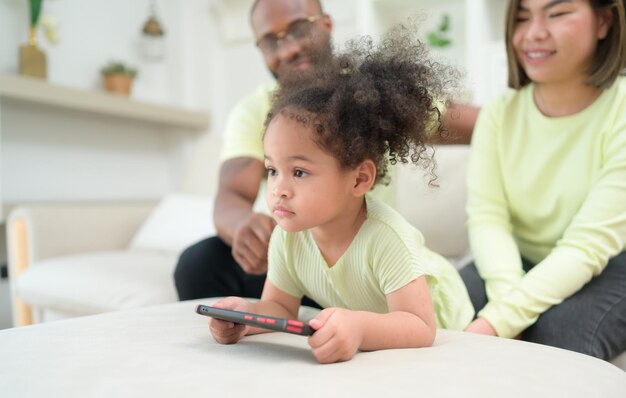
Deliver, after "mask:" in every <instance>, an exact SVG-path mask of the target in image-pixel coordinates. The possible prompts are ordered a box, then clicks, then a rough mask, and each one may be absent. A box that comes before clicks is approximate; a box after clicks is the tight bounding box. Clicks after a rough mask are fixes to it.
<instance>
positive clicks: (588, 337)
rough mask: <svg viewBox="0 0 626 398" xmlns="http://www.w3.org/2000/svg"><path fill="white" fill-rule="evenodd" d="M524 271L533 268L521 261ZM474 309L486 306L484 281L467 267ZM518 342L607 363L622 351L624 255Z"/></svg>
mask: <svg viewBox="0 0 626 398" xmlns="http://www.w3.org/2000/svg"><path fill="white" fill-rule="evenodd" d="M523 266H524V270H525V271H528V270H530V269H531V268H532V267H533V264H531V263H529V262H528V261H523ZM460 272H461V277H462V278H463V281H464V282H465V285H466V286H467V290H468V292H469V294H470V298H471V300H472V304H473V305H474V309H475V310H476V311H477V312H478V311H479V310H480V309H481V308H483V307H484V306H485V304H487V294H486V293H485V284H484V281H483V280H482V279H481V278H480V276H479V275H478V271H477V270H476V266H475V265H474V263H471V264H469V265H467V266H465V267H464V268H462V269H461V271H460ZM522 339H523V340H526V341H532V342H534V343H539V344H545V345H550V346H553V347H559V348H564V349H568V350H572V351H577V352H580V353H583V354H587V355H591V356H594V357H597V358H601V359H605V360H611V359H613V358H614V357H616V356H617V355H619V354H621V353H622V352H623V351H625V350H626V252H622V253H621V254H619V255H617V256H615V257H613V258H612V259H611V260H610V261H609V263H608V265H607V266H606V268H605V269H604V271H603V272H602V273H601V274H600V275H598V276H596V277H595V278H593V279H591V281H589V283H587V284H586V285H585V286H583V288H582V289H580V290H579V291H578V292H576V293H575V294H574V295H572V296H570V297H568V298H567V299H565V300H564V301H563V302H562V303H561V304H559V305H556V306H554V307H551V308H550V309H548V310H547V311H546V312H544V313H543V314H541V315H540V316H539V319H538V320H537V321H536V322H535V323H534V324H533V325H531V326H529V327H528V328H527V329H526V330H524V332H523V333H522Z"/></svg>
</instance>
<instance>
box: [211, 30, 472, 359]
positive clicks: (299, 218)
mask: <svg viewBox="0 0 626 398" xmlns="http://www.w3.org/2000/svg"><path fill="white" fill-rule="evenodd" d="M425 56H426V55H425V49H424V48H423V47H422V44H421V43H419V42H417V41H415V40H413V39H412V38H411V37H410V36H409V35H408V34H406V33H404V34H403V33H401V31H400V30H398V31H396V33H395V34H394V35H393V36H391V37H390V38H388V39H387V40H385V41H384V42H382V44H381V45H380V46H379V47H378V48H373V47H372V45H371V43H369V42H368V41H367V40H363V41H361V42H360V43H359V42H353V45H352V47H351V48H350V49H349V50H348V51H347V52H346V53H345V54H342V55H338V56H335V57H334V58H333V59H332V60H331V62H329V63H328V64H327V65H325V66H324V67H322V68H320V69H319V70H316V71H315V72H314V74H309V75H307V76H304V77H303V76H302V74H300V76H299V77H298V78H295V79H286V80H285V81H283V82H281V83H282V84H281V89H280V92H279V93H278V94H277V96H276V98H275V101H274V104H273V108H272V110H271V112H270V115H269V116H268V123H267V128H266V132H265V136H264V143H263V144H264V151H265V165H266V168H267V173H268V182H267V185H268V186H267V201H268V205H269V208H270V210H271V211H272V213H273V217H274V219H275V220H276V222H277V224H278V227H277V228H276V229H275V230H274V233H273V235H272V238H271V240H270V247H269V260H268V261H269V271H268V278H267V281H266V283H265V286H264V289H263V294H262V296H261V301H259V302H257V303H250V302H247V301H245V300H243V299H241V298H233V297H231V298H228V299H225V300H223V301H221V302H220V303H219V304H218V306H221V307H224V308H230V309H235V310H240V311H248V312H257V313H262V314H266V315H274V316H281V317H287V318H295V317H296V316H297V314H298V308H299V305H300V300H301V298H302V297H303V295H306V296H308V297H310V298H312V299H313V300H315V301H316V302H317V303H319V304H320V305H321V306H322V307H324V308H325V309H324V310H323V311H322V312H321V313H320V314H319V315H318V316H317V317H316V318H315V319H313V320H311V321H310V323H309V324H310V326H311V327H312V328H313V329H316V332H315V333H314V335H313V336H312V337H310V338H309V344H310V346H311V348H312V350H313V354H314V356H315V357H316V359H317V360H318V361H319V362H322V363H329V362H337V361H346V360H349V359H351V358H352V357H353V356H354V355H355V353H356V352H357V350H379V349H385V348H400V347H425V346H430V345H431V344H432V342H433V340H434V338H435V328H436V327H437V326H439V327H442V328H452V329H463V328H464V327H466V326H467V325H468V323H469V322H470V321H471V319H472V317H473V310H472V307H471V302H470V301H469V296H468V295H467V291H466V290H465V287H464V285H463V282H462V280H461V279H460V276H459V275H458V273H457V272H456V270H455V269H454V268H453V266H452V265H451V264H449V263H448V262H447V261H446V260H445V259H444V258H443V257H441V256H439V255H437V254H435V253H433V252H431V251H430V250H428V249H427V248H426V247H425V246H424V238H423V237H422V235H421V234H420V233H419V232H418V231H417V230H415V229H414V228H413V227H412V226H411V225H410V224H409V223H408V222H407V221H405V220H404V219H403V218H402V217H401V216H400V215H399V214H398V213H396V212H395V211H394V210H392V209H391V208H390V207H388V206H387V205H386V204H384V203H383V202H381V201H378V200H376V199H374V198H372V197H370V196H369V195H367V193H368V192H369V191H370V189H371V188H372V187H373V185H374V184H376V183H378V182H380V181H382V180H383V179H384V178H385V175H386V171H387V164H388V163H389V162H392V163H395V162H398V161H399V162H408V161H411V162H412V163H415V164H424V163H427V162H428V161H429V160H430V159H428V158H426V157H425V151H426V147H425V142H426V140H427V139H428V136H427V133H426V132H427V131H430V130H431V129H432V128H433V123H432V121H433V120H437V122H438V124H439V125H440V124H441V123H440V114H439V111H438V110H437V108H436V106H435V102H434V98H437V99H441V98H444V95H445V92H444V90H443V87H444V81H445V80H446V79H450V77H451V72H450V71H449V70H448V69H446V68H444V67H438V66H437V65H436V64H429V62H428V60H427V59H426V58H425ZM439 129H440V127H439ZM210 328H211V332H212V333H213V336H214V337H215V339H216V340H217V341H218V342H220V343H235V342H237V341H238V340H239V339H240V338H242V337H243V336H244V335H246V334H252V333H258V332H260V330H255V329H253V328H250V327H248V326H244V325H234V324H232V323H230V322H225V321H219V320H215V319H212V320H211V321H210Z"/></svg>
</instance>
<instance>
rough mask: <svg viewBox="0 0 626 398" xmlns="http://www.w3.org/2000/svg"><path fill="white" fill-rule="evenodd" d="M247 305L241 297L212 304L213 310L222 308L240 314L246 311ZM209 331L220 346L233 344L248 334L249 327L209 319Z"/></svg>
mask: <svg viewBox="0 0 626 398" xmlns="http://www.w3.org/2000/svg"><path fill="white" fill-rule="evenodd" d="M248 305H249V303H248V302H247V301H246V300H244V299H242V298H241V297H227V298H225V299H223V300H220V301H218V302H216V303H214V304H213V307H215V308H224V309H227V310H235V311H242V312H249V311H248ZM209 329H210V330H211V334H212V335H213V338H214V339H215V341H217V342H218V343H220V344H235V343H236V342H238V341H239V340H241V338H242V337H243V336H245V335H246V333H247V332H248V329H249V326H247V325H241V324H237V323H234V322H230V321H223V320H220V319H215V318H211V319H210V320H209Z"/></svg>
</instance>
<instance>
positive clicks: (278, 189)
mask: <svg viewBox="0 0 626 398" xmlns="http://www.w3.org/2000/svg"><path fill="white" fill-rule="evenodd" d="M272 194H273V195H274V196H275V197H277V198H289V197H291V189H290V188H289V184H287V183H286V181H284V180H283V179H282V178H276V179H275V180H274V186H273V188H272Z"/></svg>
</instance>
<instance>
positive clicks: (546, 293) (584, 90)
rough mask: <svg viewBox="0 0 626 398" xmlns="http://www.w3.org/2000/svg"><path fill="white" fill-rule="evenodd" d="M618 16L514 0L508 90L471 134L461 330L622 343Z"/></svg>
mask: <svg viewBox="0 0 626 398" xmlns="http://www.w3.org/2000/svg"><path fill="white" fill-rule="evenodd" d="M625 18H626V17H625V16H624V1H623V0H569V1H552V0H521V1H519V0H514V1H511V2H510V3H509V9H508V15H507V49H508V51H507V52H508V60H509V85H510V86H511V87H512V88H514V89H515V91H513V92H511V93H508V94H505V95H504V96H503V97H502V98H499V99H498V100H497V101H494V102H493V103H492V104H490V105H488V106H486V107H485V108H484V109H483V110H482V111H481V115H480V118H479V122H478V124H477V126H476V130H475V132H474V138H473V141H472V157H471V161H470V169H469V175H468V185H469V204H468V213H469V222H468V225H469V233H470V243H471V247H472V251H473V253H474V256H475V265H476V267H474V266H470V267H467V268H464V269H463V270H462V271H461V273H462V275H463V278H464V280H465V281H466V283H467V285H468V288H469V290H470V293H471V296H472V301H473V302H474V305H475V307H476V309H477V310H478V309H481V308H482V310H481V311H480V312H479V313H478V319H477V320H476V321H474V322H473V323H472V324H471V325H470V327H469V328H468V330H469V331H475V332H478V333H485V334H492V335H494V334H497V335H499V336H503V337H514V336H517V335H519V334H520V333H521V332H523V334H522V337H523V338H524V339H526V340H530V341H533V342H538V343H543V344H548V345H553V346H557V347H561V348H567V349H571V350H574V351H578V352H582V353H586V354H589V355H593V356H596V357H600V358H604V359H611V358H612V357H614V356H616V355H617V354H619V353H620V352H622V351H624V350H625V349H626V332H625V331H626V253H625V252H624V248H625V246H626V78H624V77H620V76H619V75H620V73H621V71H623V70H624V67H626V36H625V35H626V27H625V25H626V20H625ZM476 268H478V273H479V274H480V277H482V278H483V279H484V280H485V283H484V284H483V282H482V280H481V279H480V278H479V277H478V274H477V273H476ZM485 287H486V295H485ZM487 299H488V302H487V303H486V301H487ZM485 303H486V305H485Z"/></svg>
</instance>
